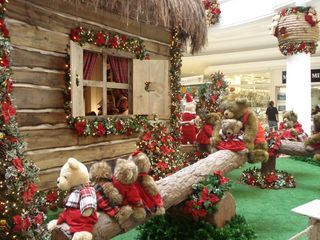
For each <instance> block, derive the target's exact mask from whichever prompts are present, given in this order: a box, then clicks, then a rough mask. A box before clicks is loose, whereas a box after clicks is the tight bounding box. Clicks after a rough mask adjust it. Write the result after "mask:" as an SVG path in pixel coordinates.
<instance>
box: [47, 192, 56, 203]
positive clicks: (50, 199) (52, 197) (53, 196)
mask: <svg viewBox="0 0 320 240" xmlns="http://www.w3.org/2000/svg"><path fill="white" fill-rule="evenodd" d="M57 199H58V192H57V191H51V192H48V193H47V195H46V202H47V203H54V202H55V201H57Z"/></svg>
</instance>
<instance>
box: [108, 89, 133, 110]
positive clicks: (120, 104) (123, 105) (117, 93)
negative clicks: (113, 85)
mask: <svg viewBox="0 0 320 240" xmlns="http://www.w3.org/2000/svg"><path fill="white" fill-rule="evenodd" d="M112 92H113V96H114V98H115V103H116V108H117V109H118V110H119V114H120V115H128V114H129V112H128V111H129V110H128V108H129V104H128V98H127V97H126V96H124V95H123V94H122V91H121V90H120V89H114V90H113V91H112Z"/></svg>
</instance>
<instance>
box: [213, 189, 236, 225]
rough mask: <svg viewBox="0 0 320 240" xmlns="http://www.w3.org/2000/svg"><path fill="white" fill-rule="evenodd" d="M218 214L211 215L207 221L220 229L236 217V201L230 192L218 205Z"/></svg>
mask: <svg viewBox="0 0 320 240" xmlns="http://www.w3.org/2000/svg"><path fill="white" fill-rule="evenodd" d="M217 209H218V210H217V212H215V213H213V214H210V215H209V216H208V217H207V221H208V222H210V223H211V224H213V225H214V226H217V227H219V228H222V227H224V225H225V223H226V222H230V221H231V218H233V217H234V216H235V215H236V201H235V200H234V197H233V196H232V194H231V193H230V192H227V193H225V194H224V196H223V198H222V199H221V200H220V201H219V202H218V204H217Z"/></svg>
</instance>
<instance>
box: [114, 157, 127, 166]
mask: <svg viewBox="0 0 320 240" xmlns="http://www.w3.org/2000/svg"><path fill="white" fill-rule="evenodd" d="M126 161H127V160H125V159H123V158H118V159H117V163H116V165H118V164H122V163H125V162H126Z"/></svg>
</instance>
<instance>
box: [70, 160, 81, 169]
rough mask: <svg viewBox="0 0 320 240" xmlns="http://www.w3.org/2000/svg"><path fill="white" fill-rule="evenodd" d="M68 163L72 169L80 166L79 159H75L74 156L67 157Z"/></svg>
mask: <svg viewBox="0 0 320 240" xmlns="http://www.w3.org/2000/svg"><path fill="white" fill-rule="evenodd" d="M68 165H69V167H70V168H72V169H77V168H79V166H80V164H79V161H78V160H77V159H75V158H69V159H68Z"/></svg>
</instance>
